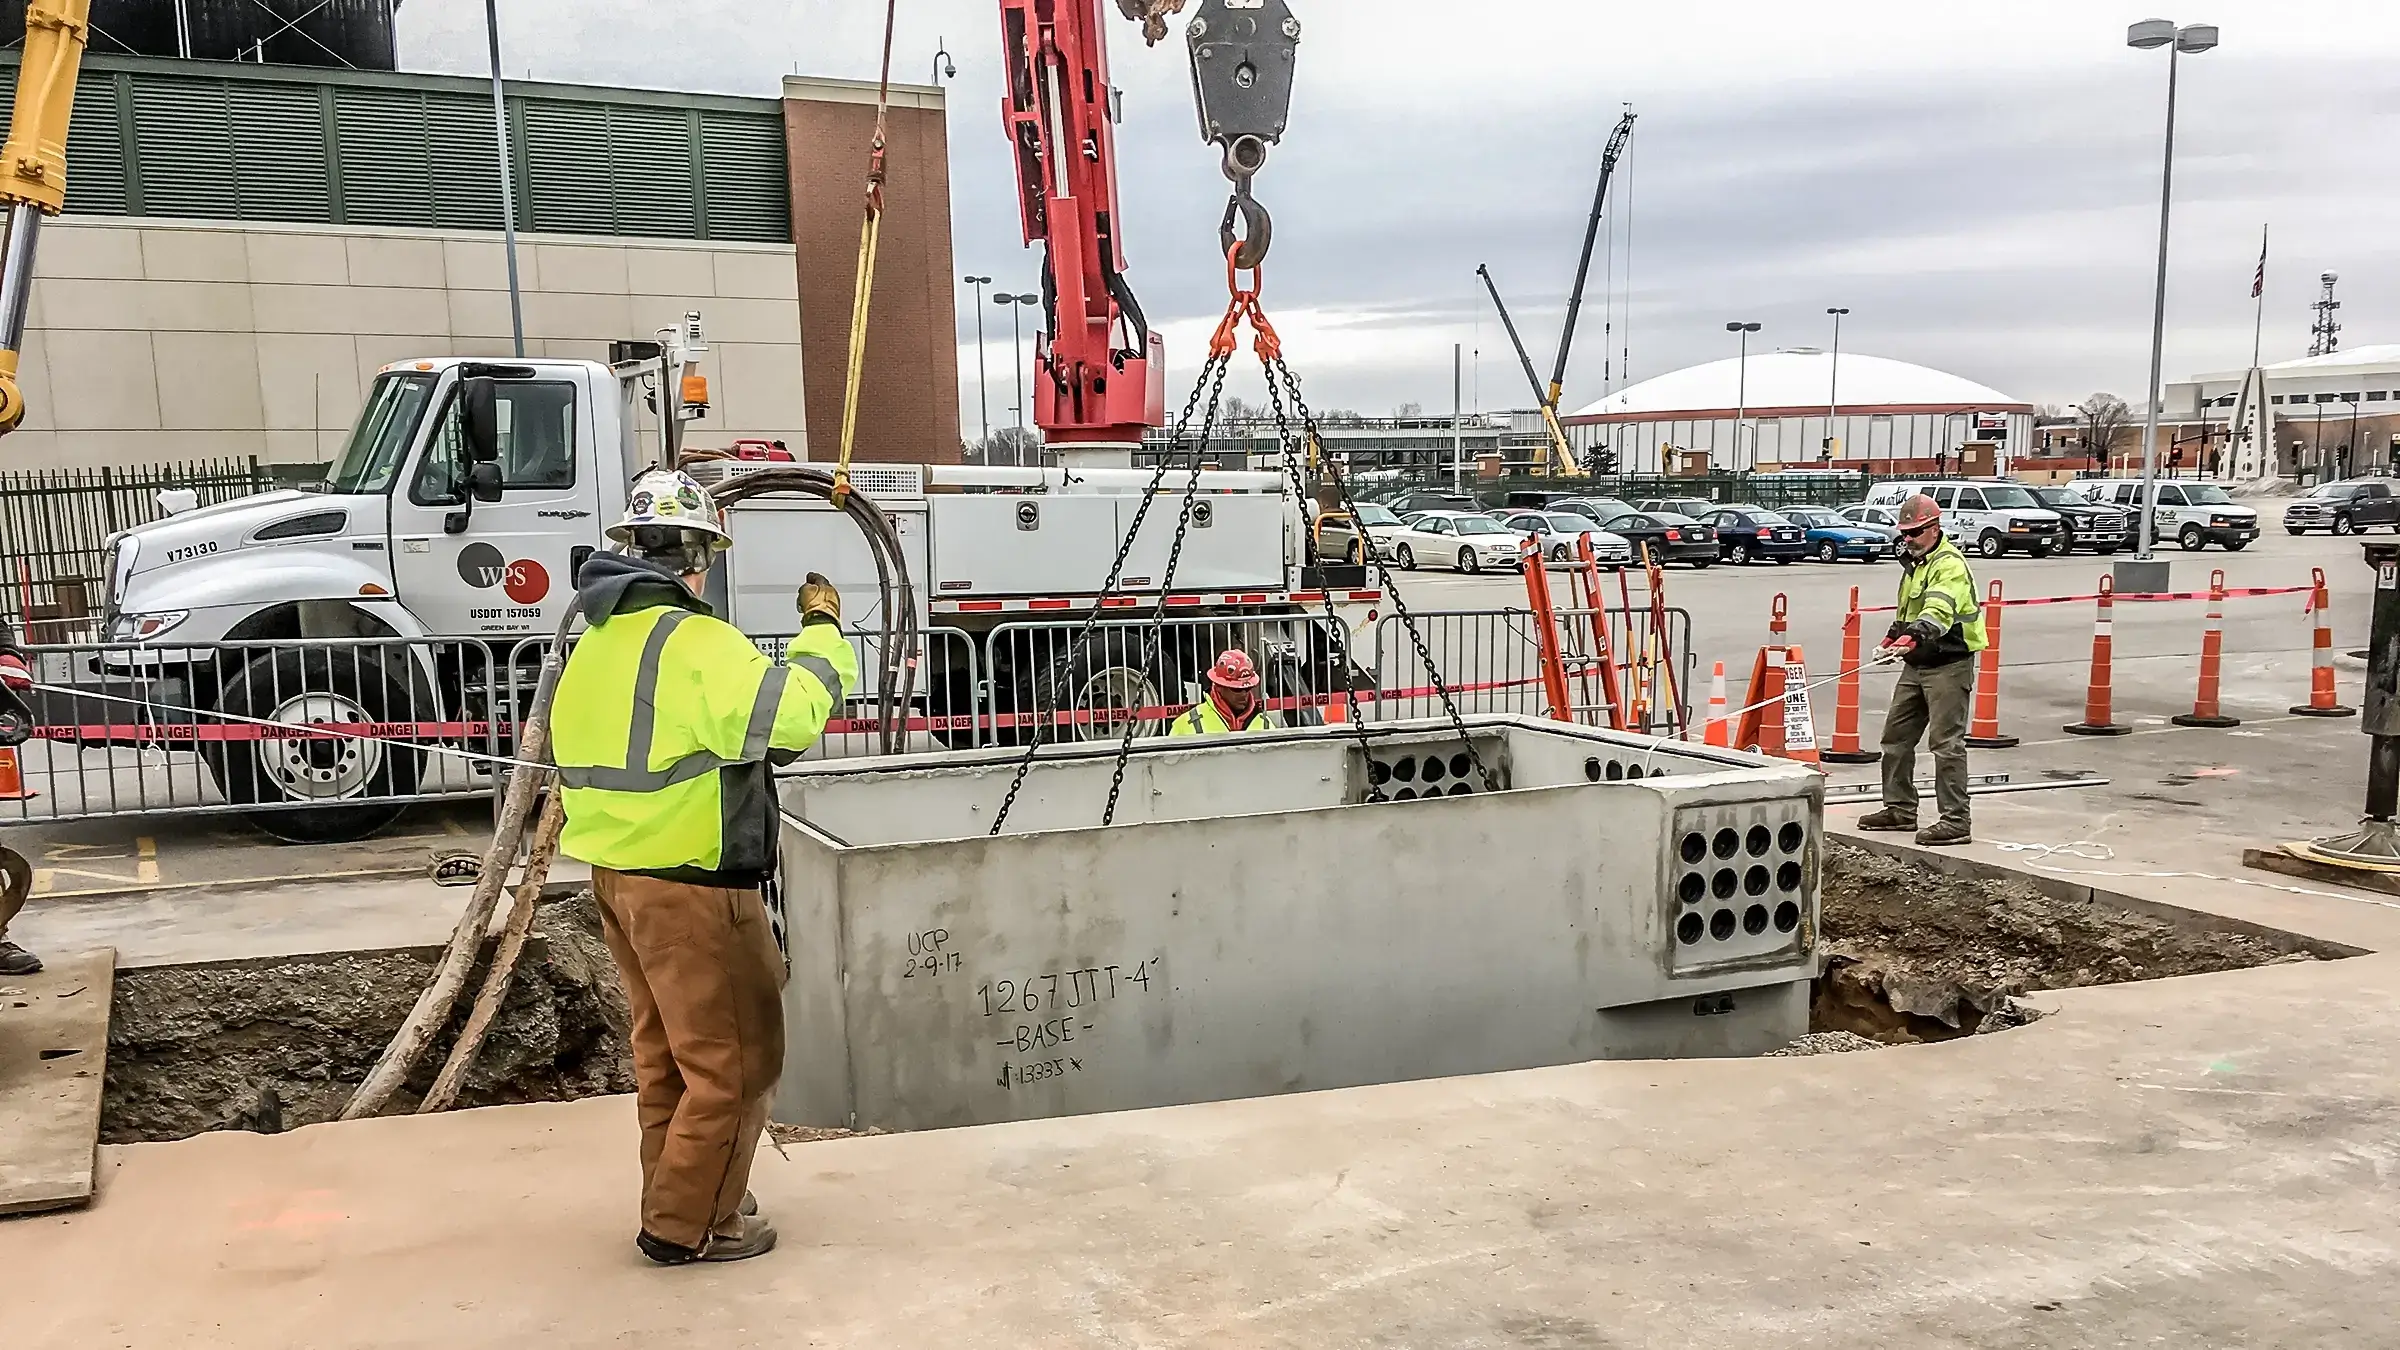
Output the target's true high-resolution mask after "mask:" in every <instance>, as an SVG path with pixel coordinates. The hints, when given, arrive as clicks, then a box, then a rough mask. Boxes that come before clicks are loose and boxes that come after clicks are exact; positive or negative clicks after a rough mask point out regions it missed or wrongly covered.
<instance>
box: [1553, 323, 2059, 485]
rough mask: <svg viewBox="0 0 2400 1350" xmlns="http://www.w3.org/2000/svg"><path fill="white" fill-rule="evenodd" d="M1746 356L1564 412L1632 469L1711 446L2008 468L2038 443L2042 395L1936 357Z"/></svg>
mask: <svg viewBox="0 0 2400 1350" xmlns="http://www.w3.org/2000/svg"><path fill="white" fill-rule="evenodd" d="M1746 366H1747V368H1746V369H1745V363H1744V362H1743V361H1742V360H1741V359H1740V358H1738V357H1728V358H1726V359H1725V360H1722V361H1710V362H1707V363H1705V364H1703V365H1697V366H1689V367H1686V368H1685V369H1682V370H1678V371H1673V372H1670V373H1668V374H1665V375H1661V376H1658V377H1657V378H1655V379H1650V380H1644V381H1643V382H1641V383H1640V384H1636V385H1629V386H1627V387H1626V388H1624V389H1620V390H1618V391H1617V392H1616V393H1613V394H1611V395H1609V396H1608V397H1606V398H1604V399H1601V400H1600V401H1599V402H1597V403H1594V404H1592V405H1591V406H1590V407H1587V408H1584V409H1582V410H1581V411H1578V412H1576V413H1574V414H1573V415H1572V416H1569V417H1566V418H1564V419H1562V420H1563V421H1564V422H1565V423H1566V426H1567V434H1568V437H1569V439H1570V440H1571V441H1572V442H1573V443H1574V445H1575V448H1576V452H1577V454H1578V456H1579V457H1580V458H1582V459H1584V460H1585V461H1586V462H1587V463H1588V462H1590V459H1591V456H1592V453H1593V452H1594V451H1596V450H1600V449H1611V450H1614V451H1615V458H1616V467H1617V470H1618V471H1619V472H1624V473H1674V472H1685V473H1688V472H1692V471H1693V469H1694V468H1695V467H1696V463H1697V457H1698V456H1700V455H1706V456H1707V461H1706V462H1707V464H1708V465H1709V467H1712V468H1716V469H1751V468H1756V469H1778V468H1785V469H1799V468H1812V467H1818V466H1828V467H1838V468H1844V469H1871V470H1872V471H1874V472H1875V473H1878V474H1905V473H1931V472H1935V471H1936V470H1937V467H1947V468H1948V469H1949V470H1950V471H1952V472H1962V471H1963V472H1976V473H2005V472H2006V471H2007V468H2008V462H2009V460H2010V458H2011V457H2012V456H2013V455H2015V454H2018V453H2021V452H2023V451H2024V450H2026V448H2027V447H2029V446H2031V445H2032V444H2033V415H2034V408H2033V405H2032V404H2030V403H2027V402H2025V401H2024V400H2022V399H2017V398H2011V397H2010V396H2009V395H2007V394H2004V393H2001V392H2000V391H1999V390H1997V389H1992V388H1989V387H1987V386H1985V385H1980V384H1977V383H1975V382H1974V381H1973V380H1968V379H1962V378H1960V377H1959V376H1956V375H1951V374H1948V373H1946V372H1943V371H1939V370H1933V369H1930V368H1928V367H1925V366H1919V365H1911V364H1910V363H1908V362H1906V361H1894V360H1891V359H1889V358H1888V357H1881V356H1865V355H1861V354H1859V353H1856V352H1843V353H1842V354H1841V357H1840V362H1839V366H1838V368H1837V366H1836V363H1835V358H1834V357H1833V356H1832V355H1831V354H1830V353H1827V352H1824V351H1820V350H1818V349H1816V348H1813V347H1794V348H1790V349H1787V350H1784V351H1776V352H1760V353H1757V354H1755V355H1753V356H1751V357H1750V358H1749V360H1748V362H1747V363H1746ZM1829 414H1830V416H1829ZM1737 418H1738V421H1737ZM1828 437H1830V438H1831V441H1832V444H1831V446H1830V448H1829V447H1828V445H1827V438H1828ZM1828 455H1830V457H1831V458H1830V464H1828V461H1827V456H1828ZM1937 457H1939V458H1938V461H1937Z"/></svg>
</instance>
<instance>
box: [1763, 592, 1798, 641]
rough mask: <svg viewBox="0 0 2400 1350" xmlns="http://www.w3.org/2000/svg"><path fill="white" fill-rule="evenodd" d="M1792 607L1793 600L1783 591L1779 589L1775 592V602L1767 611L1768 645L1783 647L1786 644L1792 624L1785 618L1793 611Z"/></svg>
mask: <svg viewBox="0 0 2400 1350" xmlns="http://www.w3.org/2000/svg"><path fill="white" fill-rule="evenodd" d="M1791 608H1792V602H1791V600H1790V599H1789V598H1787V597H1786V596H1785V595H1784V594H1783V592H1781V591H1777V592H1776V593H1775V603H1774V605H1773V606H1772V607H1771V608H1770V609H1769V610H1768V612H1767V643H1768V645H1770V646H1774V647H1781V646H1783V645H1784V637H1785V636H1786V634H1788V633H1789V632H1790V630H1791V625H1790V624H1788V623H1786V622H1785V621H1784V619H1785V616H1787V615H1788V614H1790V613H1791Z"/></svg>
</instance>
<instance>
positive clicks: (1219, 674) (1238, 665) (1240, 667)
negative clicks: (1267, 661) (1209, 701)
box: [1208, 647, 1258, 689]
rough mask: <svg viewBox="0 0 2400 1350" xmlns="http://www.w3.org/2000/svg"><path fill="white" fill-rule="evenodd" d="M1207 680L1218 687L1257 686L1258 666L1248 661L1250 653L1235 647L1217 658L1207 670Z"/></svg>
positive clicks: (1245, 687) (1254, 687) (1250, 687)
mask: <svg viewBox="0 0 2400 1350" xmlns="http://www.w3.org/2000/svg"><path fill="white" fill-rule="evenodd" d="M1208 682H1209V683H1210V684H1213V685H1215V686H1217V687H1218V688H1219V689H1256V688H1258V667H1257V666H1255V665H1252V664H1251V662H1250V653H1248V652H1245V651H1243V650H1241V649H1240V648H1238V647H1236V648H1233V649H1231V650H1229V651H1227V652H1226V653H1225V654H1224V655H1222V656H1219V657H1218V658H1217V663H1216V664H1215V665H1213V666H1211V667H1209V670H1208Z"/></svg>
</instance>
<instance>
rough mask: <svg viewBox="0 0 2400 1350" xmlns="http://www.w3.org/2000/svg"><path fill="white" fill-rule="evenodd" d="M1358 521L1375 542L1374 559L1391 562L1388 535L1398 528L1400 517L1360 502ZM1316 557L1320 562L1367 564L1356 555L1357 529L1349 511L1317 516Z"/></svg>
mask: <svg viewBox="0 0 2400 1350" xmlns="http://www.w3.org/2000/svg"><path fill="white" fill-rule="evenodd" d="M1358 519H1359V521H1360V522H1361V523H1363V524H1364V525H1365V526H1366V527H1367V537H1368V538H1369V539H1372V540H1373V541H1374V542H1375V556H1376V557H1377V558H1380V559H1382V560H1383V561H1385V562H1390V561H1391V560H1392V540H1391V536H1392V534H1393V533H1394V532H1395V531H1397V530H1398V529H1399V528H1400V517H1399V516H1398V515H1397V514H1395V513H1394V512H1393V511H1392V508H1390V507H1388V506H1379V505H1377V504H1375V503H1374V502H1360V503H1359V504H1358ZM1317 558H1318V560H1319V561H1320V562H1346V563H1349V564H1351V565H1352V566H1356V567H1363V566H1365V565H1366V559H1364V558H1362V557H1360V556H1359V550H1358V529H1357V527H1356V526H1354V525H1352V524H1351V523H1350V513H1349V512H1347V511H1328V512H1326V513H1325V514H1324V515H1321V516H1319V517H1317Z"/></svg>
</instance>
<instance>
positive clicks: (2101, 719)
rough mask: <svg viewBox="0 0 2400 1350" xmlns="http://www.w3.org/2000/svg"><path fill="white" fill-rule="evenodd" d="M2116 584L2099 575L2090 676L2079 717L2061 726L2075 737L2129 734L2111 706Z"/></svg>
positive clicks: (2129, 728)
mask: <svg viewBox="0 0 2400 1350" xmlns="http://www.w3.org/2000/svg"><path fill="white" fill-rule="evenodd" d="M2116 605H2117V583H2116V581H2115V579H2114V578H2111V577H2102V578H2100V617H2098V618H2096V619H2094V620H2092V678H2091V680H2090V682H2089V683H2087V684H2086V685H2085V686H2084V691H2083V720H2082V721H2080V722H2077V723H2075V724H2073V725H2072V726H2069V727H2067V728H2065V730H2066V731H2067V732H2069V733H2070V734H2072V735H2076V736H2130V735H2132V734H2133V728H2132V727H2129V726H2126V725H2124V724H2123V723H2121V722H2118V721H2115V720H2114V713H2113V711H2112V709H2111V704H2112V702H2113V697H2112V696H2113V693H2114V690H2115V685H2114V683H2113V680H2114V675H2113V672H2114V670H2115V666H2116V642H2117V640H2116V619H2115V617H2114V615H2115V611H2116Z"/></svg>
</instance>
